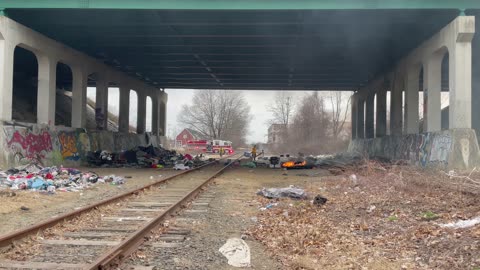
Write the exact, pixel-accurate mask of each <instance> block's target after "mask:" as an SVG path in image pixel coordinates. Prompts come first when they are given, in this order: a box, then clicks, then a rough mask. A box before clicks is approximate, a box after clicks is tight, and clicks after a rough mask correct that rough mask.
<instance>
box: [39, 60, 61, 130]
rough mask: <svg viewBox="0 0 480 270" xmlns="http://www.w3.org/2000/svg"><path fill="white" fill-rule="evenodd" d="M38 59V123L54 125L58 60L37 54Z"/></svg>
mask: <svg viewBox="0 0 480 270" xmlns="http://www.w3.org/2000/svg"><path fill="white" fill-rule="evenodd" d="M37 59H38V91H37V123H39V124H48V125H51V126H54V125H55V105H56V104H55V103H56V97H57V93H56V92H57V61H56V60H54V59H52V58H51V57H48V56H46V55H37Z"/></svg>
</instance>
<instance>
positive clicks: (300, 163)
mask: <svg viewBox="0 0 480 270" xmlns="http://www.w3.org/2000/svg"><path fill="white" fill-rule="evenodd" d="M306 165H307V162H306V161H305V160H304V161H297V162H295V161H286V162H284V163H282V168H287V169H288V168H302V167H305V166H306Z"/></svg>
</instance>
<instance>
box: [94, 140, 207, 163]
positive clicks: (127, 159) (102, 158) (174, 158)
mask: <svg viewBox="0 0 480 270" xmlns="http://www.w3.org/2000/svg"><path fill="white" fill-rule="evenodd" d="M202 158H203V156H197V157H195V158H193V157H192V156H191V155H190V154H185V155H182V154H179V153H177V152H175V151H171V150H167V149H165V148H162V147H154V146H152V145H150V146H147V147H143V146H138V147H135V148H133V149H130V150H126V151H123V152H120V153H110V152H108V151H105V150H103V151H96V152H89V153H88V154H87V163H88V165H90V166H92V167H140V168H164V167H174V166H175V165H176V164H183V165H184V166H185V167H188V168H191V167H196V166H200V165H203V164H204V163H205V161H204V160H203V159H202ZM182 168H184V167H182Z"/></svg>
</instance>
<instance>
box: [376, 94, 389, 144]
mask: <svg viewBox="0 0 480 270" xmlns="http://www.w3.org/2000/svg"><path fill="white" fill-rule="evenodd" d="M376 120H377V121H376V122H377V123H376V124H377V126H376V128H375V137H377V138H380V137H383V136H385V135H387V91H386V90H384V89H380V90H378V91H377V119H376Z"/></svg>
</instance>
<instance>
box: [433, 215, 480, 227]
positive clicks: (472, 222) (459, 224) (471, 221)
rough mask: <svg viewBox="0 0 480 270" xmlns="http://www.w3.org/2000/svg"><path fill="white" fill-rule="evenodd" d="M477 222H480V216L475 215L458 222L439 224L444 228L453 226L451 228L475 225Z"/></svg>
mask: <svg viewBox="0 0 480 270" xmlns="http://www.w3.org/2000/svg"><path fill="white" fill-rule="evenodd" d="M477 224H480V217H475V218H472V219H467V220H460V221H457V222H451V223H447V224H439V226H440V227H442V228H451V229H465V228H470V227H473V226H475V225H477Z"/></svg>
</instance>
